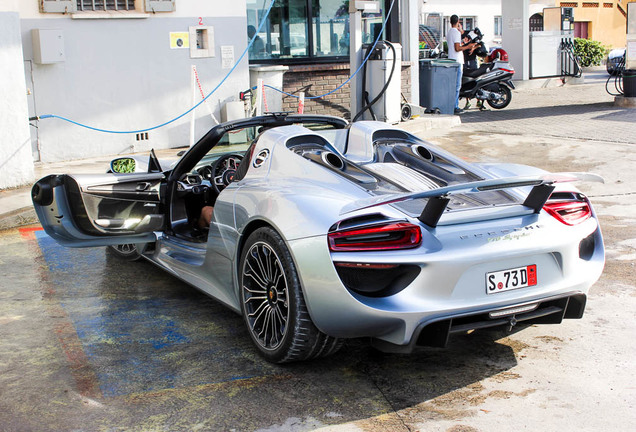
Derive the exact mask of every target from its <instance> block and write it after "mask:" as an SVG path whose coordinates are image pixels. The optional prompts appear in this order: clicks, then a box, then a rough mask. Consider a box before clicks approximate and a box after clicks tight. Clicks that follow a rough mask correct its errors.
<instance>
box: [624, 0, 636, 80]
mask: <svg viewBox="0 0 636 432" xmlns="http://www.w3.org/2000/svg"><path fill="white" fill-rule="evenodd" d="M625 48H626V49H625V69H627V70H636V3H627V46H626V47H625Z"/></svg>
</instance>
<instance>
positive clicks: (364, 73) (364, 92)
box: [362, 45, 377, 120]
mask: <svg viewBox="0 0 636 432" xmlns="http://www.w3.org/2000/svg"><path fill="white" fill-rule="evenodd" d="M372 48H373V47H372V46H371V45H369V46H368V47H367V51H366V52H365V53H364V58H367V56H368V55H369V52H370V51H371V49H372ZM367 64H368V62H364V67H363V68H362V103H365V104H367V105H369V92H368V91H367ZM369 112H370V113H371V118H373V120H377V117H376V116H375V112H373V108H371V106H369Z"/></svg>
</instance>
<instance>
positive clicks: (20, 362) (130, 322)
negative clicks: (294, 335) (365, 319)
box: [0, 235, 518, 431]
mask: <svg viewBox="0 0 636 432" xmlns="http://www.w3.org/2000/svg"><path fill="white" fill-rule="evenodd" d="M15 247H18V246H15ZM29 247H30V254H31V256H26V257H25V259H24V261H19V260H18V258H13V259H9V256H8V255H7V254H12V252H11V250H10V249H6V248H5V249H3V250H4V252H2V253H0V263H4V264H2V265H7V264H9V265H12V266H15V265H22V266H23V267H25V271H33V273H35V274H38V275H39V276H38V278H39V281H40V283H39V284H37V285H35V286H36V287H37V288H33V289H37V290H39V292H38V293H34V298H36V297H39V298H40V299H39V300H38V303H37V304H39V306H38V307H42V306H43V307H44V310H45V311H46V313H44V314H40V315H38V316H37V317H36V316H35V313H34V316H33V317H32V318H30V320H31V321H33V322H32V326H33V327H37V328H39V329H40V330H39V332H40V336H41V337H42V338H43V341H44V342H42V341H36V340H33V341H32V343H33V344H36V343H37V344H38V346H37V347H36V346H31V345H30V342H29V341H28V340H25V338H24V334H21V333H20V332H19V331H18V332H11V329H10V328H8V327H6V326H5V327H4V330H3V331H1V333H2V334H0V336H2V337H3V338H6V340H7V341H8V342H7V344H6V345H5V348H4V349H2V350H1V352H0V355H2V358H4V359H6V364H8V366H7V368H6V369H5V371H4V372H3V374H2V378H0V388H4V390H3V391H2V399H3V400H4V402H3V403H2V405H3V412H4V414H3V415H0V421H2V422H3V424H5V425H8V426H11V425H20V427H21V428H23V429H25V430H26V429H29V428H31V427H33V428H35V429H38V430H46V429H47V428H46V427H44V425H48V430H70V429H82V430H97V429H102V428H110V429H113V430H114V429H117V428H124V429H128V428H139V429H142V430H156V429H167V430H194V429H196V428H201V429H203V430H233V429H235V430H241V431H242V430H257V429H259V428H264V429H266V428H269V427H272V426H275V425H283V424H285V423H286V422H288V420H289V419H290V418H296V419H300V420H299V421H300V426H299V427H298V428H296V429H294V430H309V429H312V428H313V427H315V426H320V425H326V424H338V423H343V422H348V421H352V420H358V419H365V418H369V417H373V416H377V415H380V414H384V413H390V412H393V411H397V410H401V409H404V408H408V407H412V406H416V405H418V404H421V403H422V402H425V401H429V400H431V399H434V398H437V397H439V396H441V395H447V394H448V393H450V392H452V391H454V390H456V389H460V388H464V387H466V386H468V385H470V384H472V383H478V382H479V381H480V380H482V379H484V378H486V377H489V376H492V375H496V374H499V373H501V372H504V371H507V370H508V369H510V368H512V367H513V366H515V365H516V364H517V362H516V357H515V351H516V350H517V348H518V347H515V346H514V344H511V343H509V344H506V343H505V342H504V343H502V342H501V341H499V342H498V341H497V340H498V339H499V338H501V337H503V335H502V334H500V333H497V332H485V333H476V334H473V335H469V336H459V337H456V338H455V339H453V340H452V342H451V344H450V346H449V347H448V348H447V349H444V350H441V349H426V350H422V351H420V352H416V353H413V354H411V355H393V354H383V353H379V352H377V351H375V350H373V349H372V348H371V347H370V346H369V344H368V341H366V340H353V341H350V342H348V343H347V344H346V345H345V346H344V347H343V349H342V350H341V351H340V352H339V353H337V354H336V355H334V356H332V357H329V358H326V359H321V360H316V361H312V362H306V363H297V364H291V365H285V366H277V365H272V364H269V363H267V362H265V361H264V360H262V359H261V357H259V356H258V355H257V353H256V351H255V348H253V346H252V344H251V341H250V339H249V336H248V334H247V331H246V330H245V328H244V325H243V322H242V319H241V317H239V316H238V315H236V314H234V313H233V312H231V311H229V310H228V309H226V308H225V307H223V306H221V305H219V304H218V303H216V302H215V301H213V300H211V299H210V298H208V297H207V296H205V295H203V294H201V293H199V292H198V291H197V290H195V289H194V288H192V287H190V286H188V285H186V284H184V283H182V282H180V281H178V280H176V279H174V278H173V277H171V276H169V275H168V274H166V273H165V272H163V271H161V270H159V269H157V268H156V267H154V266H153V265H151V264H149V263H147V262H123V261H120V260H118V259H117V258H114V257H111V256H110V255H109V254H107V253H106V252H105V250H104V249H103V248H95V249H67V248H63V247H60V246H59V245H57V244H56V243H54V242H53V241H52V240H51V239H50V238H49V237H47V236H45V235H40V236H38V238H37V239H31V240H30V243H29ZM13 255H15V256H16V257H20V256H23V255H24V254H22V253H20V254H13ZM13 255H12V256H13ZM16 260H18V261H16ZM26 267H28V268H26ZM16 289H17V288H16ZM16 293H17V291H16ZM8 295H9V296H10V295H12V294H11V293H8ZM15 295H18V294H15ZM0 301H7V299H6V298H5V299H4V300H0ZM34 307H36V304H34ZM22 324H26V323H25V322H23V323H22ZM13 344H15V345H13ZM18 345H19V346H20V348H19V349H17V350H16V349H13V351H10V352H9V350H8V348H7V347H8V346H18ZM43 345H44V346H46V347H47V349H46V352H40V351H38V350H41V349H42V346H43ZM43 371H46V372H43ZM5 415H6V416H9V417H5ZM446 415H449V414H448V413H444V412H443V410H442V411H440V410H433V411H431V416H433V418H435V416H442V417H444V416H446ZM452 415H454V416H456V415H457V414H456V413H454V414H452ZM7 419H11V420H7ZM6 421H9V423H6ZM304 422H306V423H304ZM303 424H305V426H303ZM303 427H304V428H303Z"/></svg>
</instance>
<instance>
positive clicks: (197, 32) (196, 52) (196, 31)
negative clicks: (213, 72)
mask: <svg viewBox="0 0 636 432" xmlns="http://www.w3.org/2000/svg"><path fill="white" fill-rule="evenodd" d="M189 30H190V58H204V57H214V56H215V52H214V27H212V26H196V27H190V28H189Z"/></svg>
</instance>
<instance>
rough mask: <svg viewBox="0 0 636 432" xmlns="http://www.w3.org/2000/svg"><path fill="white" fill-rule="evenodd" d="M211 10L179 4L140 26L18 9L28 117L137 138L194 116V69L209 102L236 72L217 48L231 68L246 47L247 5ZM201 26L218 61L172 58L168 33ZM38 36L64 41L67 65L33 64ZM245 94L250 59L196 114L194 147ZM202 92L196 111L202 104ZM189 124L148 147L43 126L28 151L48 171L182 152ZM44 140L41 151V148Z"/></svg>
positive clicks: (175, 53) (183, 0)
mask: <svg viewBox="0 0 636 432" xmlns="http://www.w3.org/2000/svg"><path fill="white" fill-rule="evenodd" d="M211 3H212V2H210V3H208V2H196V1H195V0H177V3H176V5H177V10H176V11H175V12H173V13H157V14H149V15H147V17H146V18H139V19H113V18H107V19H82V18H83V16H82V15H81V14H79V13H78V14H74V15H72V16H69V15H63V14H43V13H39V12H38V9H37V1H35V0H33V1H31V0H29V1H28V2H24V3H21V32H22V39H23V49H24V58H25V73H24V76H25V77H26V81H27V87H29V88H31V89H32V91H33V95H32V96H31V97H30V100H29V109H30V115H31V116H34V115H38V116H42V115H46V114H55V115H59V116H62V117H66V118H69V119H72V120H74V121H77V122H80V123H83V124H87V125H89V126H93V127H96V128H100V129H108V130H114V131H131V130H139V129H146V128H149V127H153V126H156V125H159V124H162V123H164V122H166V121H169V120H171V119H173V118H175V117H177V116H178V115H180V114H182V113H184V112H185V111H187V110H188V109H189V108H190V107H191V106H192V90H191V85H192V79H191V66H192V65H195V66H196V67H197V71H198V75H199V79H200V83H201V86H202V89H203V91H204V93H205V94H207V93H209V92H210V91H212V89H213V88H214V87H216V86H217V85H218V84H219V83H220V82H221V80H222V78H223V77H224V76H225V75H226V73H227V72H229V70H230V69H229V67H228V66H227V65H225V67H223V65H222V57H221V47H222V46H231V47H233V49H234V60H238V58H239V57H240V55H241V54H242V52H243V50H244V49H245V47H246V46H247V34H246V31H245V29H246V18H245V1H244V0H239V1H237V2H233V3H231V4H228V5H224V6H223V7H218V5H217V6H216V7H213V6H212V5H211ZM34 5H35V6H34ZM186 14H194V15H191V16H185V15H186ZM200 24H203V25H205V26H211V27H212V28H213V31H214V48H215V56H214V57H208V58H190V51H189V50H188V49H171V47H170V33H171V32H188V29H189V27H190V26H198V25H200ZM33 29H59V30H61V31H62V33H63V37H64V48H65V53H66V59H65V61H64V62H60V63H55V64H38V63H36V62H35V61H34V55H33V48H32V30H33ZM192 43H194V42H193V41H192ZM248 87H249V71H248V61H247V57H245V58H244V59H243V60H242V61H241V63H240V64H239V66H238V67H237V68H236V70H235V71H234V72H233V73H232V75H231V76H230V77H229V78H228V80H227V81H225V83H224V84H223V85H222V86H221V87H220V88H219V89H218V90H217V91H216V92H215V93H214V94H213V95H212V96H211V97H210V98H209V99H208V102H207V104H208V106H209V107H210V108H208V107H206V106H205V105H202V106H201V107H199V108H198V109H197V110H196V114H195V116H196V130H195V138H196V139H198V138H200V137H201V136H202V135H203V134H204V133H205V132H207V130H209V128H210V127H211V126H213V125H214V124H215V123H214V121H213V120H212V118H211V116H210V109H211V110H212V112H213V114H214V116H215V117H216V119H218V120H219V121H220V120H221V118H220V110H221V107H222V106H223V104H225V102H227V101H231V100H237V99H238V93H239V91H241V90H245V89H246V88H248ZM196 90H197V94H196V98H197V99H196V101H197V102H198V101H200V100H201V96H200V94H199V91H198V88H197V89H196ZM190 118H191V115H190V114H188V115H186V116H185V117H183V118H181V119H179V120H177V121H175V122H173V123H171V124H169V125H167V126H165V127H162V128H160V129H155V130H151V131H148V139H147V140H145V139H144V140H138V139H137V138H138V137H137V135H136V134H129V133H125V134H109V133H102V132H96V131H92V130H89V129H85V128H81V127H78V126H76V125H73V124H70V123H67V122H64V121H61V120H58V119H43V120H40V121H39V125H38V126H39V128H38V129H37V130H33V131H32V133H33V136H32V141H33V143H34V144H33V146H32V147H33V148H32V150H33V152H34V154H35V155H36V156H35V157H36V159H37V158H39V159H40V160H42V161H44V162H52V161H62V160H72V159H80V158H85V157H93V156H99V155H114V154H126V153H130V152H139V151H146V150H149V149H150V148H157V149H160V148H169V147H179V146H186V145H188V144H189V132H190V125H189V122H190ZM36 134H37V136H36ZM143 138H145V135H144V136H143ZM38 139H39V149H37V148H36V145H35V142H36V141H37V140H38Z"/></svg>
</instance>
